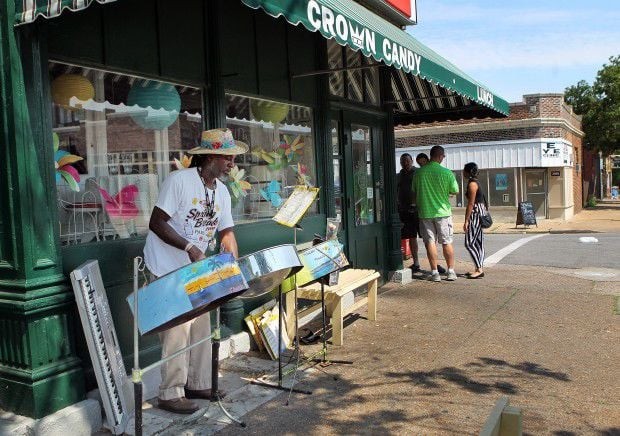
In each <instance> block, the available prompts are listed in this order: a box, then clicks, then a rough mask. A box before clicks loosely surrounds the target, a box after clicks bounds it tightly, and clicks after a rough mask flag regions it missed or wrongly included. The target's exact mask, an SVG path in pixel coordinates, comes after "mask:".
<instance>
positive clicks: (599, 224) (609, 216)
mask: <svg viewBox="0 0 620 436" xmlns="http://www.w3.org/2000/svg"><path fill="white" fill-rule="evenodd" d="M491 213H493V211H492V210H491ZM463 218H464V217H463V216H454V217H453V220H454V231H455V233H463ZM485 232H486V233H591V232H597V233H598V232H620V202H612V201H603V202H601V203H599V204H597V205H596V206H595V207H593V208H587V209H583V210H582V211H581V212H580V213H578V214H577V215H575V216H573V217H572V218H571V219H570V220H568V221H564V220H551V219H549V220H541V221H540V222H539V223H538V226H528V228H525V227H524V226H522V225H521V226H518V227H515V224H514V222H512V223H498V224H494V225H493V226H492V227H491V228H490V229H488V230H485Z"/></svg>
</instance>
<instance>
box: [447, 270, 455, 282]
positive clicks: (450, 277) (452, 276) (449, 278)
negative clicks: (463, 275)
mask: <svg viewBox="0 0 620 436" xmlns="http://www.w3.org/2000/svg"><path fill="white" fill-rule="evenodd" d="M446 280H447V281H449V282H453V281H455V280H456V272H454V271H448V274H446Z"/></svg>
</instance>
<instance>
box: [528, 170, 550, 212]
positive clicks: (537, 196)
mask: <svg viewBox="0 0 620 436" xmlns="http://www.w3.org/2000/svg"><path fill="white" fill-rule="evenodd" d="M525 200H526V201H531V202H532V204H533V205H534V211H535V212H536V218H539V219H545V218H547V171H546V170H544V169H542V170H539V169H528V170H525Z"/></svg>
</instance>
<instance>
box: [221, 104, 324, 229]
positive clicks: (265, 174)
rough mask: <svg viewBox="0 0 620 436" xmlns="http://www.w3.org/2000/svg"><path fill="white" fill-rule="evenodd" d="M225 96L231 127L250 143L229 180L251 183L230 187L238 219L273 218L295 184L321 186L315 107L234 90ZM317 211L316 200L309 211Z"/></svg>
mask: <svg viewBox="0 0 620 436" xmlns="http://www.w3.org/2000/svg"><path fill="white" fill-rule="evenodd" d="M226 101H227V109H226V115H227V116H226V125H227V127H228V128H229V129H230V130H232V132H233V136H234V137H235V139H238V140H240V141H243V142H245V143H246V144H248V145H249V147H250V150H249V151H248V153H246V154H244V155H241V156H238V157H237V158H236V161H235V162H236V164H237V166H238V168H239V171H238V172H236V178H237V179H238V180H230V181H229V183H235V182H236V183H240V182H241V181H245V182H247V184H245V183H244V184H243V185H244V186H246V187H247V189H241V187H242V186H241V184H239V185H238V186H237V188H234V187H233V188H231V189H229V190H230V191H231V198H232V206H233V219H234V220H235V222H237V223H240V222H249V221H256V220H260V219H266V218H272V217H273V216H274V215H275V213H276V211H277V209H278V207H279V206H280V205H281V204H282V202H283V201H284V200H286V198H288V196H289V195H290V194H291V192H292V191H293V189H294V188H295V186H296V185H299V184H307V185H310V186H317V180H316V172H315V168H316V164H315V157H314V138H313V130H312V110H311V109H310V108H308V107H304V106H296V105H290V104H286V103H278V102H273V101H268V100H262V99H257V98H250V97H246V96H242V95H235V94H226ZM229 187H230V185H229ZM317 211H318V206H317V203H316V202H315V203H314V205H313V206H312V207H311V208H310V210H309V211H308V212H307V213H306V215H308V214H312V213H317Z"/></svg>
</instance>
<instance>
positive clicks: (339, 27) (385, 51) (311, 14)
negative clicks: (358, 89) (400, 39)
mask: <svg viewBox="0 0 620 436" xmlns="http://www.w3.org/2000/svg"><path fill="white" fill-rule="evenodd" d="M306 14H307V17H306V18H307V19H308V21H309V23H310V25H311V27H312V28H314V30H320V31H321V33H323V34H324V35H326V36H328V37H333V38H335V39H336V40H337V41H338V42H340V43H341V44H342V43H347V42H348V41H349V38H350V40H351V42H352V44H353V45H354V46H355V47H357V48H359V49H360V50H362V52H363V53H364V54H365V55H366V56H368V55H373V56H374V57H375V59H376V58H377V57H378V55H377V50H378V48H377V45H379V46H380V49H381V53H380V54H379V57H380V58H381V59H385V61H386V63H387V64H388V65H392V64H395V65H397V66H399V67H402V68H403V69H404V70H406V71H407V72H411V73H413V74H420V62H421V60H422V56H420V55H419V54H418V53H415V52H413V51H411V50H409V49H408V48H406V47H403V46H401V45H400V44H397V43H396V42H394V41H391V40H389V39H387V38H384V37H383V36H381V35H379V37H380V38H383V41H382V42H381V43H380V44H377V34H376V33H375V32H374V31H373V30H370V29H368V28H367V27H365V26H362V25H361V24H359V23H356V22H354V21H352V20H350V19H349V18H347V17H346V16H344V15H342V14H339V13H335V12H334V11H333V10H332V9H330V8H328V7H327V6H325V5H322V4H320V3H319V2H318V1H316V0H310V1H308V5H307V7H306Z"/></svg>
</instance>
